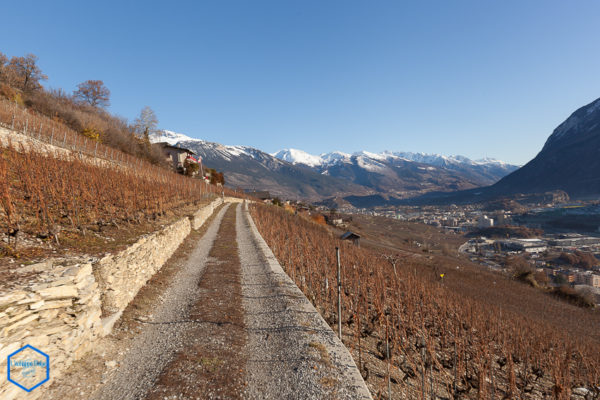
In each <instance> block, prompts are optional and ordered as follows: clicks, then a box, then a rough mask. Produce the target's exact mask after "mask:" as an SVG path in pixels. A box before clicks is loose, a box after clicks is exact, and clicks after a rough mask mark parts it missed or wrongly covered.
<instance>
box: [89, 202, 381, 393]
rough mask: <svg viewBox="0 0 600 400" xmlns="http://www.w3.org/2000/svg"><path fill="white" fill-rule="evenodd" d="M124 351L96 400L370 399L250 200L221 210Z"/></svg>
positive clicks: (350, 361) (352, 365)
mask: <svg viewBox="0 0 600 400" xmlns="http://www.w3.org/2000/svg"><path fill="white" fill-rule="evenodd" d="M229 207H236V209H235V214H233V213H232V212H233V211H234V210H233V209H232V210H230V211H229V212H227V211H228V208H229ZM226 213H227V214H226ZM224 215H227V217H226V218H224ZM216 238H218V241H215V239H216ZM236 250H237V254H236ZM236 282H237V283H236ZM240 285H241V287H240ZM215 290H216V291H215ZM218 290H221V292H223V291H227V293H225V294H224V293H221V292H218ZM211 293H213V294H212V295H211ZM207 296H209V297H207ZM232 307H234V309H232ZM238 309H239V310H240V312H238ZM206 321H208V322H210V323H204V322H206ZM228 327H229V328H228ZM126 351H127V354H126V355H125V357H124V359H123V360H122V361H121V362H120V363H119V365H118V367H117V368H115V370H114V371H113V372H112V373H111V375H110V376H109V377H108V378H107V379H106V381H105V382H104V384H103V385H102V386H101V387H100V388H99V389H98V390H97V391H96V392H95V393H94V395H93V396H92V399H95V400H112V399H119V400H121V399H124V400H129V399H159V398H160V399H162V398H165V399H166V398H168V399H216V398H227V399H229V398H246V399H278V400H280V399H370V398H371V396H370V394H369V391H368V389H367V387H366V385H365V383H364V381H363V379H362V377H361V376H360V373H359V371H358V368H356V364H355V363H354V361H353V359H352V357H351V355H350V353H349V352H348V350H347V349H346V347H344V345H343V344H342V342H341V341H340V340H339V339H338V338H337V336H336V335H335V333H334V332H333V331H332V330H331V328H330V327H329V326H328V325H327V323H326V322H325V321H324V320H323V318H322V317H321V316H320V315H319V313H318V312H317V311H316V309H315V308H314V307H313V306H312V305H311V304H310V302H309V301H308V299H306V297H305V296H304V295H303V294H302V292H301V291H300V290H299V289H298V287H297V286H296V285H295V284H294V282H293V281H292V280H291V279H290V278H289V277H288V276H287V275H286V274H285V272H284V271H283V269H282V268H281V266H280V265H279V263H278V262H277V260H276V259H275V257H274V256H273V253H272V252H271V250H270V249H269V247H268V246H267V245H266V243H265V241H264V240H263V239H262V237H261V236H260V234H259V233H258V230H257V229H256V226H255V225H254V222H253V221H252V218H251V217H250V214H249V213H248V210H247V206H245V205H242V204H238V205H237V206H235V205H234V206H231V205H228V206H225V207H224V208H223V209H221V211H220V212H219V214H218V215H217V216H216V218H215V219H214V220H213V222H212V224H211V225H210V226H209V228H208V230H207V231H206V234H205V235H204V236H203V237H202V239H201V240H200V241H198V244H197V247H196V248H195V250H194V251H193V253H192V254H191V255H190V257H189V258H188V260H187V261H186V262H185V263H184V266H183V267H182V269H181V270H180V271H179V272H178V273H177V274H176V275H175V277H174V278H173V282H172V283H171V285H170V286H169V288H168V289H167V291H166V292H165V294H164V296H163V301H162V302H161V303H160V304H157V306H156V308H155V311H154V312H153V317H152V318H150V319H148V321H147V323H145V324H144V329H143V330H142V332H141V333H140V334H139V335H138V336H137V337H136V338H135V339H134V340H133V342H132V343H131V346H129V348H128V349H127V350H126ZM211 381H214V382H211ZM203 382H204V383H203ZM221 382H223V383H221ZM227 384H230V386H231V388H229V389H231V390H229V389H227V388H225V390H222V389H223V388H222V386H221V385H227ZM234 387H235V388H234Z"/></svg>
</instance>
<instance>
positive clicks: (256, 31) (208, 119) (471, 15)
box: [0, 0, 600, 164]
mask: <svg viewBox="0 0 600 400" xmlns="http://www.w3.org/2000/svg"><path fill="white" fill-rule="evenodd" d="M599 20H600V2H598V1H594V0H578V1H558V0H556V1H552V0H540V1H533V0H519V1H491V0H490V1H487V0H472V1H466V0H465V1H461V0H457V1H447V0H440V1H400V0H396V1H348V0H346V1H307V0H304V1H282V0H274V1H260V0H252V1H248V0H242V1H228V0H219V1H211V2H200V1H190V2H177V1H172V2H152V1H145V2H141V1H139V2H132V1H126V0H121V1H118V2H116V1H98V2H87V1H60V0H57V1H53V2H48V1H33V2H28V3H23V2H9V3H8V4H3V6H2V37H1V38H0V51H2V52H3V53H5V54H7V55H9V56H14V55H23V54H26V53H34V54H36V55H37V56H38V57H39V58H40V66H41V67H42V69H43V71H44V72H45V73H46V74H47V75H48V76H49V78H50V79H49V80H48V81H47V82H46V85H47V86H51V87H61V88H63V89H65V90H67V91H72V90H74V89H75V88H76V85H77V83H79V82H82V81H85V80H87V79H101V80H103V81H104V82H105V84H106V86H107V87H108V88H109V89H110V90H111V92H112V98H111V102H112V105H111V107H110V111H111V112H113V113H116V114H119V115H121V116H123V117H126V118H127V119H129V120H133V119H134V118H135V117H136V115H137V114H138V113H139V111H140V110H141V109H142V107H143V106H145V105H148V106H150V107H152V108H153V109H154V110H155V111H156V114H157V115H158V118H159V121H160V127H161V128H164V129H170V130H174V131H177V132H182V133H186V134H188V135H190V136H193V137H198V138H202V139H206V140H210V141H216V142H220V143H224V144H242V145H250V146H253V147H257V148H260V149H262V150H265V151H268V152H274V151H276V150H279V149H281V148H289V147H292V148H299V149H303V150H305V151H308V152H311V153H314V154H318V153H321V152H328V151H333V150H341V151H347V152H352V151H357V150H368V151H373V152H379V151H382V150H393V151H420V152H431V153H442V154H448V155H449V154H462V155H466V156H468V157H472V158H481V157H486V156H487V157H495V158H500V159H503V160H506V161H510V162H514V163H519V164H522V163H525V162H527V161H528V160H530V159H531V158H532V157H534V156H535V155H536V154H537V152H538V151H539V150H540V149H541V147H542V145H543V144H544V141H545V140H546V138H547V137H548V136H549V135H550V133H551V132H552V130H553V129H554V128H555V127H556V126H557V125H558V124H559V123H560V122H562V121H563V120H564V119H565V118H566V117H568V116H569V115H570V113H571V112H573V111H574V110H575V109H577V108H578V107H580V106H583V105H585V104H587V103H589V102H591V101H593V100H594V99H596V98H598V97H600V79H598V78H599V71H600V52H599V51H598V44H599V38H600V24H599V23H598V21H599Z"/></svg>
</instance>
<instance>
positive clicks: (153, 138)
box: [150, 130, 200, 146]
mask: <svg viewBox="0 0 600 400" xmlns="http://www.w3.org/2000/svg"><path fill="white" fill-rule="evenodd" d="M194 140H200V139H194V138H192V137H189V136H187V135H184V134H183V133H177V132H173V131H167V130H162V131H158V132H156V133H153V134H151V135H150V142H151V143H158V142H167V143H169V144H170V145H171V146H175V145H176V144H177V143H179V142H187V141H194Z"/></svg>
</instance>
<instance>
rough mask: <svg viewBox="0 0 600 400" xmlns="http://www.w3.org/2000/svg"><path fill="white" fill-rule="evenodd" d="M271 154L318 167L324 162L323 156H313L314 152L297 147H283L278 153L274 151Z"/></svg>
mask: <svg viewBox="0 0 600 400" xmlns="http://www.w3.org/2000/svg"><path fill="white" fill-rule="evenodd" d="M271 155H272V156H273V157H275V158H278V159H280V160H283V161H287V162H289V163H292V164H304V165H308V166H309V167H316V166H318V165H321V164H323V159H322V158H321V157H319V156H313V155H312V154H308V153H307V152H305V151H302V150H297V149H283V150H280V151H278V152H277V153H272V154H271Z"/></svg>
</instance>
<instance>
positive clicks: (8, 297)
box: [0, 291, 27, 308]
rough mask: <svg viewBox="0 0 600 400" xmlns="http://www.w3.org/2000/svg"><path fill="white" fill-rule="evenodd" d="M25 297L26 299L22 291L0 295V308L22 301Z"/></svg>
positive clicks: (25, 294)
mask: <svg viewBox="0 0 600 400" xmlns="http://www.w3.org/2000/svg"><path fill="white" fill-rule="evenodd" d="M25 297H27V293H26V292H22V291H16V292H13V293H9V294H5V295H2V296H0V308H3V307H4V306H8V305H9V304H12V303H15V302H17V301H19V300H22V299H24V298H25Z"/></svg>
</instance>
